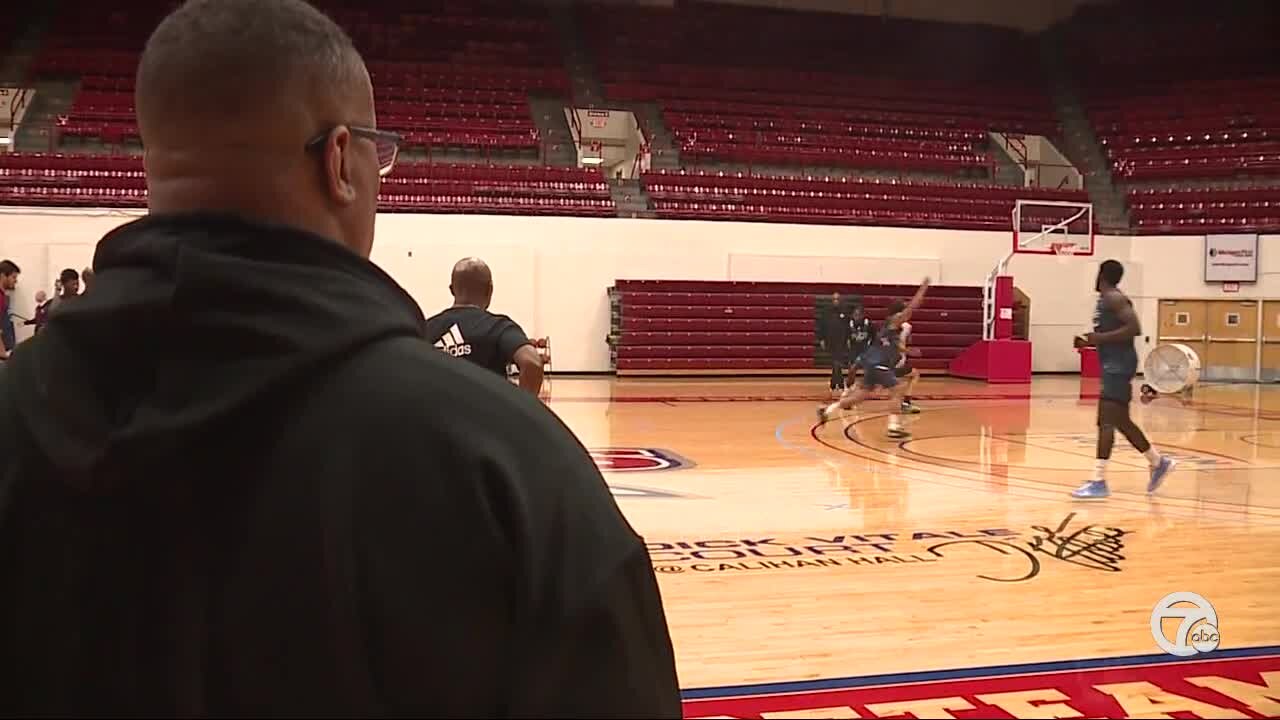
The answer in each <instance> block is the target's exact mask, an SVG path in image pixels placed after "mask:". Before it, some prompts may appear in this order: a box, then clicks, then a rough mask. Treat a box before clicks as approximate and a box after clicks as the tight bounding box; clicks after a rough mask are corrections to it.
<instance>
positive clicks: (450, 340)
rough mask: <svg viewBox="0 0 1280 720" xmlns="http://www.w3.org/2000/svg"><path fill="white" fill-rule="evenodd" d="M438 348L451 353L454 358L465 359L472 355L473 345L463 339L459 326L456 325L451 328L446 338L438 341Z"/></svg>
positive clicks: (445, 335)
mask: <svg viewBox="0 0 1280 720" xmlns="http://www.w3.org/2000/svg"><path fill="white" fill-rule="evenodd" d="M436 347H438V348H440V349H441V350H443V351H445V352H447V353H449V354H450V355H452V356H454V357H463V356H465V355H470V354H471V343H469V342H467V341H466V340H465V339H464V338H463V337H462V331H461V330H459V329H458V324H457V323H454V324H453V327H451V328H449V332H447V333H445V334H444V337H442V338H440V339H439V340H437V341H436Z"/></svg>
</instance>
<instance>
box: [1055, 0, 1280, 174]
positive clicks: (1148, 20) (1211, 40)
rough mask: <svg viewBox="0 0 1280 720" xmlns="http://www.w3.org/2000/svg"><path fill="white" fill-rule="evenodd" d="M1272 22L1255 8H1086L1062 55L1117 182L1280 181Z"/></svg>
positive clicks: (1279, 91)
mask: <svg viewBox="0 0 1280 720" xmlns="http://www.w3.org/2000/svg"><path fill="white" fill-rule="evenodd" d="M1268 18H1274V10H1272V9H1270V8H1269V7H1268V3H1265V2H1256V1H1254V0H1242V1H1241V2H1235V3H1231V4H1230V5H1227V6H1216V5H1213V4H1206V3H1197V2H1189V1H1188V0H1173V1H1169V2H1165V1H1163V0H1162V1H1161V2H1158V3H1157V2H1131V3H1123V4H1120V3H1117V4H1111V5H1104V6H1098V7H1086V8H1084V9H1082V10H1081V12H1080V13H1079V15H1078V16H1077V17H1076V18H1075V19H1074V20H1073V21H1072V23H1071V24H1070V34H1069V36H1068V38H1069V39H1068V41H1067V42H1066V43H1065V44H1064V45H1065V48H1066V52H1067V57H1068V58H1069V59H1070V61H1071V64H1072V72H1073V75H1075V77H1076V80H1077V84H1078V85H1079V87H1080V92H1081V95H1082V99H1083V101H1084V103H1085V105H1086V108H1087V111H1088V114H1089V118H1090V120H1091V122H1092V124H1093V126H1094V129H1095V132H1096V134H1097V136H1098V140H1099V142H1100V143H1101V144H1102V145H1103V146H1104V148H1105V150H1106V152H1107V155H1108V157H1109V159H1110V161H1111V170H1112V172H1113V174H1114V175H1115V176H1116V177H1117V178H1118V179H1120V180H1124V181H1130V182H1141V181H1148V180H1197V179H1210V178H1224V177H1247V176H1277V175H1280V138H1278V137H1277V135H1276V132H1277V131H1276V128H1278V127H1280V67H1277V66H1276V64H1275V61H1274V60H1275V58H1276V57H1277V56H1280V42H1277V39H1276V33H1275V25H1274V21H1273V20H1272V21H1270V22H1269V21H1268ZM1135 25H1136V26H1140V30H1141V31H1140V32H1135V31H1134V26H1135Z"/></svg>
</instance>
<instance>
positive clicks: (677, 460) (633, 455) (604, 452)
mask: <svg viewBox="0 0 1280 720" xmlns="http://www.w3.org/2000/svg"><path fill="white" fill-rule="evenodd" d="M589 452H590V453H591V459H592V460H595V461H596V467H598V468H600V472H646V471H655V470H678V469H680V468H687V467H691V466H692V465H693V463H691V462H689V461H688V460H685V459H684V458H682V457H680V456H679V455H676V454H675V453H673V452H671V451H669V450H659V449H657V448H637V447H609V448H591V450H590V451H589Z"/></svg>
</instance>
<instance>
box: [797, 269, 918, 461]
mask: <svg viewBox="0 0 1280 720" xmlns="http://www.w3.org/2000/svg"><path fill="white" fill-rule="evenodd" d="M928 290H929V278H925V279H924V282H922V283H920V289H919V290H917V291H916V294H915V297H913V298H911V302H909V303H903V302H902V301H901V300H896V301H894V302H893V304H891V305H890V306H889V316H888V317H887V318H885V321H884V325H882V326H881V327H880V332H879V333H878V334H877V335H876V339H875V341H874V342H873V343H872V344H871V347H870V348H868V349H867V351H866V352H865V353H863V354H862V359H861V365H862V369H863V372H864V375H863V376H862V382H861V384H859V385H858V386H857V387H855V388H850V389H849V391H848V392H846V393H845V394H844V395H843V396H842V397H841V398H840V400H838V401H837V402H833V403H831V404H830V405H828V406H827V407H820V408H818V420H819V421H821V422H826V421H827V419H828V418H830V417H832V416H833V415H835V414H836V413H837V412H838V411H840V410H851V409H853V408H854V407H856V406H857V405H858V404H859V403H861V402H862V401H863V400H865V399H867V397H868V396H870V395H871V393H872V392H874V391H875V389H876V388H878V387H879V388H884V389H885V390H888V391H889V394H890V396H891V397H892V399H893V401H894V402H897V403H899V406H900V407H901V403H902V399H903V396H904V393H905V391H906V389H907V386H906V385H901V384H899V383H898V378H897V377H895V376H894V372H893V370H894V368H895V367H896V366H897V364H898V359H899V358H900V357H901V353H902V341H901V334H902V325H903V323H905V322H907V320H909V319H910V318H911V314H912V313H913V312H915V311H916V309H917V308H919V307H920V305H921V304H922V303H923V302H924V296H925V293H926V292H927V291H928ZM910 436H911V433H909V432H907V430H906V429H905V428H903V427H902V416H901V415H900V414H898V413H894V414H892V415H890V416H889V437H891V438H895V439H901V438H906V437H910Z"/></svg>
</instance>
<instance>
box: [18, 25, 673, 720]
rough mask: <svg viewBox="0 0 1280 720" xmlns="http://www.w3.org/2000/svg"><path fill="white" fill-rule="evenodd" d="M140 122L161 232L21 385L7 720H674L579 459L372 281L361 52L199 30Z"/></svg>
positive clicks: (288, 36) (327, 34) (629, 559)
mask: <svg viewBox="0 0 1280 720" xmlns="http://www.w3.org/2000/svg"><path fill="white" fill-rule="evenodd" d="M136 92H137V98H136V107H137V114H138V121H139V126H140V129H141V133H142V138H143V144H144V146H145V148H146V168H147V181H148V189H149V191H150V195H149V203H150V209H151V214H150V216H149V217H147V218H145V219H142V220H139V221H137V222H134V223H131V224H129V225H126V226H124V227H121V228H119V229H118V230H116V231H114V232H112V233H110V234H108V235H107V236H106V237H105V238H103V239H102V241H101V242H100V243H99V245H98V248H97V252H96V255H95V258H94V263H93V266H94V270H95V272H96V279H95V283H94V288H93V292H92V293H89V294H88V295H86V296H85V297H83V298H81V299H80V300H78V301H77V302H76V303H72V304H68V305H67V306H66V307H64V308H63V311H62V312H59V313H57V314H56V316H55V317H54V318H52V319H51V321H50V322H49V324H48V326H47V327H46V328H45V330H44V331H43V332H41V333H40V335H39V337H37V338H36V339H34V340H32V341H30V342H28V343H26V344H25V345H24V346H23V347H21V348H20V349H19V350H18V351H17V352H16V353H15V354H14V357H13V360H12V361H11V362H10V363H9V364H8V367H6V368H4V369H3V370H0V442H2V443H3V447H2V448H0V457H3V466H0V468H2V470H3V472H2V473H0V716H10V715H23V716H31V715H62V716H73V715H78V716H83V715H133V716H139V715H141V716H151V715H167V716H173V715H191V716H201V715H206V716H207V715H253V716H259V717H260V716H265V715H294V716H312V717H317V716H376V715H386V714H395V715H410V716H427V715H432V716H449V717H461V716H485V717H500V716H538V717H555V716H592V717H606V716H618V715H633V716H667V717H677V716H678V714H679V712H680V707H679V696H678V692H677V689H676V677H675V669H674V662H673V657H672V650H671V644H670V639H669V636H668V633H667V628H666V623H665V620H664V617H663V610H662V605H661V601H660V598H659V595H658V589H657V586H656V583H655V582H654V576H653V573H652V570H651V568H650V565H649V560H648V556H647V554H646V552H645V548H644V545H643V543H642V541H641V540H640V538H638V537H637V536H636V535H635V533H634V532H633V531H632V530H631V528H630V527H629V526H628V525H627V523H626V521H625V520H624V519H623V517H622V516H621V514H620V513H619V511H618V508H617V506H616V505H615V503H614V502H613V499H612V497H611V496H610V494H609V491H608V489H607V487H606V486H605V485H604V483H603V481H602V480H601V477H600V475H599V473H598V472H597V471H596V470H595V467H594V465H593V464H592V463H591V460H590V459H589V457H588V455H587V453H586V452H585V451H584V449H583V448H582V447H581V445H579V444H578V443H577V442H576V441H575V440H574V438H573V437H572V435H571V434H570V433H569V432H568V431H567V430H566V429H565V428H564V427H563V426H562V425H560V424H559V423H558V421H557V420H556V419H555V417H554V415H553V414H552V413H548V412H546V410H545V409H544V408H542V406H540V405H539V404H538V403H537V401H536V400H535V399H534V398H532V397H530V396H527V395H526V394H524V393H520V392H518V391H517V390H515V389H514V388H512V387H511V386H510V385H508V384H506V383H504V382H503V381H502V380H501V379H500V378H496V377H493V376H492V375H491V374H490V373H486V372H485V371H483V370H481V369H479V368H475V367H473V366H471V365H470V364H468V363H460V362H456V361H454V360H453V359H452V358H449V357H447V356H446V355H444V354H443V353H440V352H438V351H436V350H435V349H434V348H432V347H431V345H430V344H429V343H428V342H426V341H425V340H424V339H423V337H422V328H423V322H424V320H423V317H422V314H421V312H420V311H419V309H418V307H417V306H416V305H415V304H414V302H413V300H412V299H410V298H409V297H408V296H407V295H406V294H405V292H404V291H403V290H401V289H400V288H399V287H398V286H397V285H396V284H395V282H393V281H392V280H391V279H390V278H389V277H387V276H386V275H385V274H383V273H382V272H381V271H380V270H378V268H377V267H375V266H374V265H372V264H370V263H369V262H368V260H367V259H366V258H367V257H368V255H369V252H370V248H371V245H372V242H373V225H374V213H375V208H376V201H377V193H378V186H379V175H380V174H382V173H385V172H386V171H387V170H389V169H390V167H391V165H392V163H393V162H394V160H395V149H396V144H395V143H396V138H395V137H394V136H393V135H391V134H389V133H384V132H380V131H377V130H375V129H374V128H375V127H376V122H375V118H374V111H373V95H372V90H371V87H370V82H369V77H368V74H367V72H366V71H365V69H364V65H363V63H362V62H361V60H360V57H359V55H358V54H357V53H356V52H355V50H354V49H353V48H352V46H351V43H350V40H348V39H347V37H346V35H345V34H343V33H342V32H341V31H340V30H339V29H338V28H337V27H336V26H335V25H333V23H332V22H331V21H329V20H328V19H327V18H325V17H324V16H323V15H321V14H320V13H318V12H316V11H315V10H314V9H312V8H311V7H310V6H308V5H306V4H304V3H302V2H300V0H192V1H191V2H188V3H187V4H186V5H184V6H182V7H181V8H180V9H178V10H177V11H175V12H174V13H173V14H172V15H170V16H169V17H168V18H167V19H166V20H165V21H164V22H163V23H162V24H161V25H160V27H159V28H157V29H156V31H155V33H154V34H153V35H152V37H151V39H150V40H149V42H148V44H147V48H146V50H145V52H144V54H143V57H142V59H141V62H140V66H139V69H138V78H137V91H136Z"/></svg>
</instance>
